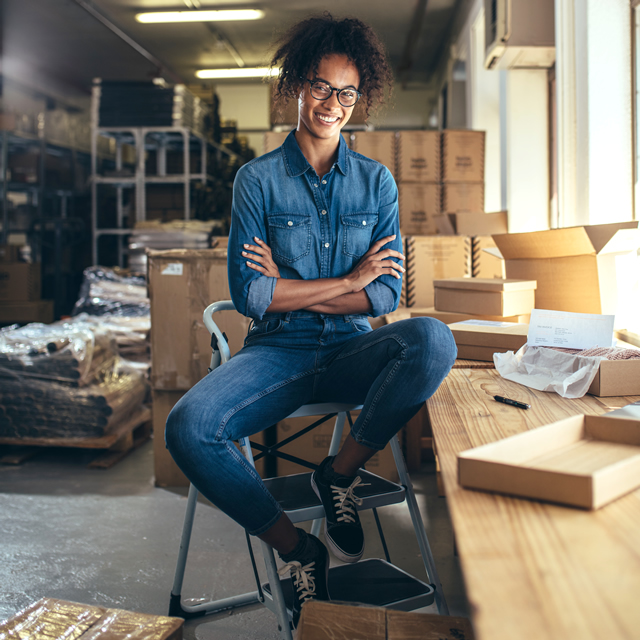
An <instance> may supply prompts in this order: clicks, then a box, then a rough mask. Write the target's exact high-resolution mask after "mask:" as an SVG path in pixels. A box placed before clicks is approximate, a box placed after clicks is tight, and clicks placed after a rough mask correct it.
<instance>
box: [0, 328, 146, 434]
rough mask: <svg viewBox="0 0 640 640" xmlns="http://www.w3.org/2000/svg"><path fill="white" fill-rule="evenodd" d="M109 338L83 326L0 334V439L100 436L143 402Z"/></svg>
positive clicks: (141, 383) (139, 379)
mask: <svg viewBox="0 0 640 640" xmlns="http://www.w3.org/2000/svg"><path fill="white" fill-rule="evenodd" d="M147 389H148V384H147V382H146V378H145V374H144V373H143V372H139V371H137V370H135V369H132V368H131V367H130V366H127V365H126V363H125V361H123V360H121V359H120V358H119V357H118V355H117V351H116V344H115V340H114V338H113V335H112V334H111V333H110V332H109V331H107V330H106V329H104V328H101V327H99V326H96V325H95V324H92V323H90V322H82V321H80V320H74V321H71V322H58V323H54V324H51V325H43V324H36V323H34V324H30V325H26V326H24V327H22V328H19V329H11V328H8V329H5V330H2V331H0V437H2V438H45V437H47V438H70V437H90V438H92V437H100V436H104V435H107V434H108V433H109V432H110V431H111V430H112V429H114V428H115V427H117V426H118V425H119V424H120V423H121V422H122V420H123V419H124V418H126V417H127V416H128V415H129V414H131V413H132V412H133V411H134V410H135V409H137V408H138V407H139V406H140V404H141V403H142V402H143V401H144V399H145V397H146V395H147Z"/></svg>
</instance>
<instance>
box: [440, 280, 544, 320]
mask: <svg viewBox="0 0 640 640" xmlns="http://www.w3.org/2000/svg"><path fill="white" fill-rule="evenodd" d="M433 286H434V290H435V298H434V300H435V304H434V306H435V308H436V309H438V311H454V312H456V313H473V314H474V315H488V316H515V315H525V314H527V313H531V310H532V309H533V308H534V306H535V288H536V282H535V280H508V279H502V278H447V279H442V280H434V282H433Z"/></svg>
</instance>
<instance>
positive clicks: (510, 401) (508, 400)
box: [493, 396, 531, 409]
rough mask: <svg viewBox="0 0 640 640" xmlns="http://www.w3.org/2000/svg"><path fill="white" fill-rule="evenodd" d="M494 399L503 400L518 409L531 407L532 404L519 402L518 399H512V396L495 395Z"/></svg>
mask: <svg viewBox="0 0 640 640" xmlns="http://www.w3.org/2000/svg"><path fill="white" fill-rule="evenodd" d="M493 399H494V400H495V401H496V402H502V403H503V404H510V405H511V406H512V407H518V409H531V405H530V404H526V403H525V402H518V401H517V400H512V399H511V398H503V397H502V396H493Z"/></svg>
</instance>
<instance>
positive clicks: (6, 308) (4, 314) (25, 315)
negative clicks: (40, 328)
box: [0, 300, 54, 324]
mask: <svg viewBox="0 0 640 640" xmlns="http://www.w3.org/2000/svg"><path fill="white" fill-rule="evenodd" d="M53 317H54V316H53V300H35V301H32V302H3V303H2V304H0V324H13V323H14V322H16V323H18V324H28V323H29V322H41V323H43V324H49V323H51V322H53Z"/></svg>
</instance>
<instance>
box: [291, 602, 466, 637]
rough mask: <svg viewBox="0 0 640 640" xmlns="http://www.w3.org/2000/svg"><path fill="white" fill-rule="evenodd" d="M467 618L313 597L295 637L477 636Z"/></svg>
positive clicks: (303, 614)
mask: <svg viewBox="0 0 640 640" xmlns="http://www.w3.org/2000/svg"><path fill="white" fill-rule="evenodd" d="M473 639H474V635H473V629H472V627H471V622H470V621H469V620H468V619H467V618H461V617H454V616H439V615H436V614H433V613H412V612H406V611H394V610H392V609H383V608H381V607H365V606H360V607H358V606H354V605H350V604H346V603H344V604H343V603H336V602H322V601H319V600H312V601H310V602H308V603H307V604H305V605H304V607H303V608H302V615H301V616H300V623H299V625H298V629H297V632H296V635H295V640H473Z"/></svg>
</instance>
